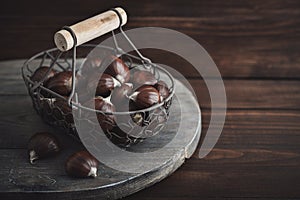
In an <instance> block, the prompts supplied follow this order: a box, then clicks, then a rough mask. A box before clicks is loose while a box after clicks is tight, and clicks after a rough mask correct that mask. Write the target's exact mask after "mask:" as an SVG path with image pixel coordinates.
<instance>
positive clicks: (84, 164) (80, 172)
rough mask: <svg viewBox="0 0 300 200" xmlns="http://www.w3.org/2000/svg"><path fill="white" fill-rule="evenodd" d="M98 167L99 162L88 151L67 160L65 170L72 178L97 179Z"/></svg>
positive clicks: (80, 152) (77, 153)
mask: <svg viewBox="0 0 300 200" xmlns="http://www.w3.org/2000/svg"><path fill="white" fill-rule="evenodd" d="M98 166H99V161H98V160H97V159H96V158H95V157H94V156H92V155H91V154H90V153H89V152H88V151H79V152H76V153H74V154H73V155H71V156H70V157H69V158H68V159H67V161H66V163H65V170H66V172H67V174H68V175H69V176H72V177H78V178H85V177H97V170H98Z"/></svg>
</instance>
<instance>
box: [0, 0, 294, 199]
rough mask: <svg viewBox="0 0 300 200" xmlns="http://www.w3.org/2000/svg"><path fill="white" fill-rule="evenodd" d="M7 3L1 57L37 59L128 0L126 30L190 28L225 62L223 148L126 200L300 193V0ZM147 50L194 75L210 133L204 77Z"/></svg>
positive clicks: (2, 19)
mask: <svg viewBox="0 0 300 200" xmlns="http://www.w3.org/2000/svg"><path fill="white" fill-rule="evenodd" d="M2 4H3V5H2V6H1V8H0V13H1V14H0V15H1V16H0V25H1V27H2V28H1V31H0V38H1V40H0V60H8V59H17V58H28V57H30V56H32V55H33V54H34V53H37V52H39V51H41V50H44V49H47V48H50V47H53V46H54V44H53V41H52V37H53V33H54V32H56V31H57V30H58V29H59V28H60V27H62V26H63V25H70V24H72V23H74V22H76V21H79V20H81V19H84V18H86V17H88V16H91V15H93V14H96V13H99V11H104V10H106V9H108V8H110V7H114V6H116V4H119V5H121V6H123V7H124V8H125V9H126V10H127V11H128V13H129V14H130V18H129V22H128V25H127V26H126V28H127V29H130V28H136V27H144V26H158V27H166V28H171V29H175V30H178V31H181V32H183V33H185V34H187V35H189V36H190V37H192V38H194V39H195V40H197V41H198V42H199V43H200V44H201V45H202V46H203V47H204V48H205V49H206V50H207V51H208V52H209V53H210V55H211V56H212V58H213V59H214V61H215V62H216V64H217V65H218V67H219V70H220V72H221V74H222V76H223V78H224V83H225V87H226V92H227V99H228V111H227V119H226V123H225V127H224V130H223V132H222V136H221V138H220V140H219V141H218V143H217V145H216V146H215V148H214V150H213V151H212V152H211V153H210V154H209V155H208V156H207V157H206V158H204V159H199V158H198V156H197V152H196V153H195V155H194V156H193V157H192V158H191V159H190V160H188V161H187V162H186V163H185V164H184V165H183V166H182V167H181V168H180V169H179V170H178V171H176V172H175V173H174V174H173V175H172V176H170V177H169V178H167V179H165V180H164V181H162V182H161V183H158V184H156V185H155V186H153V187H150V188H148V189H146V190H143V191H141V192H138V193H137V194H134V195H132V196H130V197H128V198H126V199H195V200H196V199H200V198H235V199H245V198H259V199H265V198H266V199H276V198H278V199H282V198H284V199H287V198H289V199H299V198H300V190H299V188H300V146H299V144H300V85H299V84H300V1H297V0H294V1H291V0H278V1H269V0H266V1H260V0H257V1H243V0H235V1H233V0H232V1H221V0H219V1H216V0H209V1H192V0H185V1H174V0H161V1H153V0H152V1H150V0H145V1H120V2H113V1H96V0H93V1H79V0H76V1H72V2H71V1H49V2H44V1H36V0H34V1H15V0H12V1H6V2H5V3H2ZM100 40H101V39H100ZM100 40H95V41H93V42H94V43H95V42H96V43H97V42H99V41H100ZM145 53H148V54H151V55H152V56H153V57H155V58H156V59H157V61H160V62H162V63H165V64H168V65H170V66H173V67H174V68H176V69H177V70H179V71H180V72H182V73H183V74H185V75H186V77H188V78H189V80H190V82H191V83H192V84H193V85H194V86H195V87H194V89H195V91H196V93H197V95H198V100H199V102H200V105H201V108H202V112H203V133H205V132H206V130H207V126H208V124H209V120H210V99H209V95H208V92H207V89H206V86H205V84H204V83H203V81H202V79H201V77H200V76H199V75H196V74H195V73H194V71H193V69H192V68H191V66H189V65H188V63H186V62H185V61H184V60H182V59H180V58H177V57H176V56H174V55H167V54H162V53H155V52H151V51H148V52H145ZM166 56H168V59H165V58H166ZM183 66H184V67H183ZM20 78H21V76H20V77H12V78H11V80H7V77H6V76H5V74H3V75H2V76H1V77H0V81H1V83H3V82H4V81H6V82H7V81H8V82H10V83H13V82H14V81H15V80H16V79H20ZM11 85H13V84H11ZM8 87H9V85H8ZM13 91H14V88H8V89H7V90H6V91H0V94H1V97H0V99H1V103H6V102H5V98H6V96H15V97H16V98H18V95H16V94H15V93H14V92H13ZM1 113H4V112H2V111H1ZM8 125H12V124H8ZM11 134H13V133H11ZM2 135H5V134H2ZM0 139H1V141H2V142H3V141H4V140H5V138H1V136H0ZM41 198H42V196H41Z"/></svg>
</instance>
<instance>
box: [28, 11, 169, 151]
mask: <svg viewBox="0 0 300 200" xmlns="http://www.w3.org/2000/svg"><path fill="white" fill-rule="evenodd" d="M119 17H120V16H119ZM119 29H120V33H121V34H122V35H123V36H124V38H125V39H126V40H127V41H128V43H129V44H130V45H132V47H133V48H134V52H133V53H125V52H124V51H123V50H122V49H121V47H119V46H118V43H117V41H116V38H115V34H114V31H112V36H113V38H114V47H108V46H100V45H98V46H96V45H81V46H78V47H77V46H76V44H75V45H74V47H73V49H72V51H65V52H62V51H60V50H59V49H57V48H54V49H50V50H46V51H43V52H40V53H38V54H36V55H34V56H33V57H31V58H30V59H28V60H27V61H26V62H25V63H24V65H23V67H22V76H23V79H24V81H25V84H26V87H27V89H28V93H29V95H30V97H31V99H32V103H33V107H34V108H35V110H36V111H37V113H38V114H39V115H40V116H41V117H42V119H43V120H44V121H45V122H46V123H48V124H50V125H53V126H56V127H60V128H62V129H64V130H65V132H67V133H68V134H70V135H72V136H75V138H79V137H78V133H77V131H76V127H75V124H74V120H78V121H80V120H85V121H88V123H90V124H91V129H92V127H93V126H99V124H100V126H101V128H102V130H103V132H104V133H105V134H106V136H107V137H108V138H109V139H110V140H111V141H112V142H113V143H115V144H117V145H121V146H130V145H131V144H135V143H138V142H140V141H143V140H144V139H146V138H148V137H152V136H154V135H156V134H158V133H159V132H160V131H161V130H162V129H163V127H164V126H165V124H166V122H167V120H168V118H169V111H170V107H171V104H172V97H173V95H174V91H175V88H174V79H173V77H172V75H171V74H170V73H169V72H168V71H167V70H165V69H164V68H163V67H161V66H159V65H157V64H154V63H152V62H151V61H150V59H148V58H146V57H144V56H143V55H142V54H141V53H140V52H139V51H138V50H137V49H136V48H135V46H134V44H133V43H132V42H131V40H130V39H129V38H128V37H127V35H126V34H125V32H124V31H123V30H122V28H121V26H120V27H119ZM68 30H69V31H72V30H70V29H68ZM71 34H72V35H74V33H72V32H71ZM95 48H96V49H97V50H98V51H103V52H106V53H107V52H108V53H107V55H115V56H117V57H120V56H121V58H122V60H124V62H125V64H126V65H127V66H128V67H129V69H130V70H136V69H143V70H146V71H148V72H151V73H152V74H153V75H154V76H155V77H156V79H157V80H163V81H164V82H165V83H167V85H168V88H169V96H168V97H167V98H165V99H163V101H161V102H160V103H157V104H155V105H153V106H151V107H149V108H146V109H141V110H133V111H123V112H120V111H116V112H103V111H101V110H97V109H94V108H91V107H87V106H84V105H83V104H81V103H80V102H79V101H78V98H79V97H80V96H82V94H78V93H77V91H76V87H78V86H76V84H75V80H76V77H77V75H78V74H81V75H82V77H84V76H85V74H84V70H83V69H84V66H85V65H86V64H87V63H89V64H90V62H89V61H88V60H87V57H88V54H89V53H90V51H91V50H92V49H95ZM43 66H48V67H49V69H48V71H47V73H46V74H45V75H44V77H43V78H42V79H41V81H33V80H31V77H32V75H33V73H34V72H35V71H36V70H37V69H38V68H41V67H43ZM99 68H100V69H101V65H100V66H99ZM51 69H55V70H56V71H70V72H71V73H72V91H71V93H70V94H69V95H68V96H63V95H61V94H59V93H57V92H55V91H52V90H50V89H48V88H47V87H45V81H43V80H45V79H46V78H45V77H46V76H47V74H49V70H51ZM72 109H73V110H74V109H75V110H76V112H77V111H79V113H80V111H81V110H84V111H85V113H86V112H87V113H93V114H94V113H96V115H97V119H98V121H92V120H90V119H89V117H88V116H87V115H76V116H75V115H74V113H73V112H72ZM124 116H127V117H124ZM128 116H130V117H128ZM116 119H118V120H116ZM116 121H118V123H116ZM87 131H88V130H87Z"/></svg>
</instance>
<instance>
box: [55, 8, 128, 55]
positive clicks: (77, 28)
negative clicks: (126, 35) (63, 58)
mask: <svg viewBox="0 0 300 200" xmlns="http://www.w3.org/2000/svg"><path fill="white" fill-rule="evenodd" d="M120 18H121V20H120ZM121 21H122V24H120V23H121ZM126 22H127V14H126V12H125V10H124V9H123V8H120V7H118V8H114V9H111V10H109V11H106V12H104V13H101V14H99V15H96V16H94V17H91V18H88V19H86V20H84V21H81V22H78V23H77V24H74V25H72V26H70V27H68V29H71V31H72V32H73V33H74V35H75V37H74V36H72V33H71V32H70V31H68V30H64V29H62V30H60V31H58V32H56V33H55V35H54V42H55V45H56V46H57V48H58V49H59V50H61V51H68V50H70V49H72V48H73V47H74V44H76V46H79V45H81V44H83V43H86V42H88V41H90V40H92V39H95V38H97V37H99V36H101V35H104V34H105V33H108V32H110V31H113V30H115V29H117V28H118V27H120V26H123V25H124V24H126ZM75 38H76V39H77V41H74V39H75Z"/></svg>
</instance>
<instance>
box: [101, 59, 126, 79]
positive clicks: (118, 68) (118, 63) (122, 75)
mask: <svg viewBox="0 0 300 200" xmlns="http://www.w3.org/2000/svg"><path fill="white" fill-rule="evenodd" d="M111 59H112V60H113V61H112V63H111V64H110V65H109V66H108V67H107V68H106V69H105V72H104V73H106V74H109V75H111V76H112V77H114V78H115V79H117V80H118V81H120V82H121V83H125V82H128V81H129V79H130V72H129V68H128V66H127V65H126V64H125V63H124V62H123V60H121V59H120V58H118V57H115V56H111Z"/></svg>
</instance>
